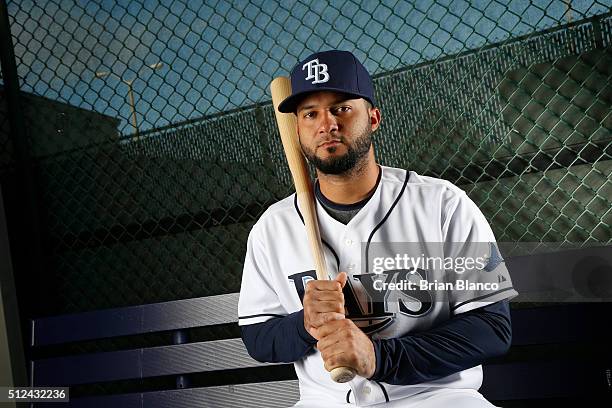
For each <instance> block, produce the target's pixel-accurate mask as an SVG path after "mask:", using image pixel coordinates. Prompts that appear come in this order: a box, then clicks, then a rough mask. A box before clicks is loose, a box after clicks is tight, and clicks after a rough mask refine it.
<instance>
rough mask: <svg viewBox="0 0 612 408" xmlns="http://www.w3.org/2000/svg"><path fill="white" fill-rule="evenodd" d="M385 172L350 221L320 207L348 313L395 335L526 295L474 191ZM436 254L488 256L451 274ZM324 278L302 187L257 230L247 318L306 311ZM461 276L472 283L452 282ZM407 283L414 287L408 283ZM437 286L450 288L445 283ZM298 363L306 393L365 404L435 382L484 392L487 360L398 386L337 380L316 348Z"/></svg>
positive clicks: (245, 298) (246, 290)
mask: <svg viewBox="0 0 612 408" xmlns="http://www.w3.org/2000/svg"><path fill="white" fill-rule="evenodd" d="M381 171H382V174H381V178H380V181H379V183H378V186H377V188H376V190H375V192H374V194H373V195H372V197H371V198H370V200H369V201H368V202H367V203H366V204H365V206H364V207H363V208H362V209H361V210H360V211H359V212H358V213H357V215H355V217H354V218H353V219H351V221H350V222H349V223H348V224H346V225H345V224H342V223H341V222H339V221H337V220H335V219H334V218H333V217H331V216H330V215H329V214H328V213H327V211H325V209H324V208H322V207H321V205H320V203H318V202H317V205H316V206H317V216H318V219H319V226H320V231H321V238H322V240H323V242H324V249H325V258H326V263H327V269H328V272H329V274H330V278H332V279H333V278H335V276H336V275H337V273H338V272H339V271H344V272H347V273H348V275H349V279H348V283H347V286H348V287H347V288H345V290H344V292H345V306H346V312H347V318H350V319H352V320H353V321H354V322H355V323H356V324H357V325H358V326H360V327H361V328H362V329H363V330H364V332H366V333H368V334H369V335H370V336H371V337H372V338H381V339H384V338H392V337H399V336H403V335H406V334H409V333H414V332H419V331H424V330H427V329H429V328H432V327H435V326H437V325H439V324H440V323H441V322H443V321H445V320H447V319H449V318H451V317H452V316H453V315H456V314H459V313H463V312H466V311H469V310H472V309H475V308H478V307H482V306H485V305H487V304H490V303H493V302H497V301H500V300H503V299H507V298H511V297H513V296H516V295H517V293H516V291H515V290H514V289H513V288H512V283H511V280H510V277H509V274H508V271H507V269H506V267H505V263H504V262H503V260H502V259H501V257H499V253H497V252H496V245H495V238H494V236H493V232H492V231H491V228H490V226H489V224H488V223H487V221H486V219H485V218H484V216H483V215H482V213H481V212H480V210H479V209H478V208H477V207H476V205H475V204H474V203H473V201H472V200H470V199H469V197H468V196H467V195H466V194H465V192H463V191H462V190H461V189H459V188H458V187H456V186H454V185H453V184H451V183H449V182H448V181H445V180H440V179H436V178H431V177H425V176H420V175H418V174H416V173H415V172H412V171H411V172H407V171H405V170H401V169H396V168H391V167H384V166H381ZM408 243H412V244H408ZM454 243H460V244H454ZM483 243H484V248H485V249H484V252H486V253H483ZM398 248H407V249H406V252H408V253H409V255H411V256H412V258H411V265H410V267H406V265H405V263H406V257H405V255H406V254H404V256H403V257H400V256H398V255H397V251H398ZM436 257H438V258H440V259H443V260H447V261H449V260H450V261H449V262H451V261H453V260H455V261H456V260H458V259H465V258H468V257H474V258H478V257H484V263H482V264H480V265H478V264H477V266H476V267H473V268H471V269H470V270H467V271H463V270H462V273H461V274H458V273H455V272H452V271H451V274H450V275H449V269H452V268H453V265H451V264H444V265H442V266H441V263H438V264H436V262H432V263H431V264H425V263H423V261H418V259H434V258H435V259H437V258H436ZM398 264H399V265H398ZM449 265H450V267H449ZM454 265H455V266H456V265H460V264H459V263H455V264H454ZM315 276H316V275H315V272H314V262H313V260H312V257H311V253H310V249H309V246H308V241H307V236H306V230H305V228H304V224H303V221H302V216H301V213H300V210H299V206H298V203H297V199H296V196H295V194H294V195H292V196H290V197H287V198H285V199H284V200H282V201H279V202H278V203H276V204H274V205H272V206H271V207H270V208H269V209H268V210H267V211H266V212H265V213H264V214H263V215H262V216H261V218H260V219H259V220H258V221H257V223H256V224H255V225H254V226H253V229H252V231H251V233H250V235H249V239H248V244H247V254H246V260H245V264H244V272H243V276H242V286H241V291H240V301H239V306H238V314H239V317H240V319H239V324H240V325H249V324H255V323H261V322H265V321H267V320H269V319H271V318H274V317H278V316H285V315H287V314H290V313H293V312H297V311H299V310H301V309H302V308H303V307H302V302H301V298H302V297H303V293H304V287H305V284H306V282H307V281H308V280H310V279H314V278H315ZM459 281H463V284H465V287H464V286H460V285H454V286H453V285H450V286H449V285H447V284H446V283H448V282H451V283H452V284H455V283H457V282H459ZM401 282H404V286H402V285H399V283H401ZM407 282H412V283H413V284H414V285H415V286H413V287H412V288H410V289H408V288H406V283H407ZM422 282H426V283H428V284H427V285H426V287H421V286H420V285H421V283H422ZM384 284H386V286H384ZM393 285H395V286H393ZM437 285H445V286H444V289H445V290H440V288H439V287H438V286H437ZM295 370H296V373H297V375H298V378H299V384H300V394H301V399H302V400H316V399H320V398H321V396H322V395H325V397H326V399H327V400H328V401H329V402H337V403H342V402H346V401H347V400H348V401H350V402H351V403H354V404H357V405H359V406H368V405H373V404H379V403H384V402H385V401H387V400H390V401H393V400H398V399H402V398H406V397H409V396H411V395H414V394H416V393H419V392H422V391H424V390H426V389H431V388H436V387H437V388H463V389H466V388H467V389H478V388H480V385H481V383H482V367H481V366H477V367H473V368H470V369H467V370H464V371H461V372H458V373H455V374H452V375H449V376H447V377H444V378H440V379H438V380H435V381H431V382H427V383H422V384H418V385H409V386H404V385H391V384H386V383H379V382H375V381H369V380H367V379H365V378H363V377H359V376H357V377H355V379H353V380H352V381H350V382H348V383H345V384H338V383H335V382H333V381H332V380H331V379H330V375H329V372H328V371H326V370H325V369H324V367H323V360H322V358H321V355H320V354H319V352H318V351H316V350H315V351H314V352H313V353H310V354H308V355H307V356H306V357H304V358H303V359H302V360H300V361H298V362H296V363H295Z"/></svg>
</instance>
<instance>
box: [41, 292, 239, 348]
mask: <svg viewBox="0 0 612 408" xmlns="http://www.w3.org/2000/svg"><path fill="white" fill-rule="evenodd" d="M237 308H238V293H230V294H227V295H217V296H208V297H200V298H193V299H183V300H176V301H171V302H162V303H152V304H147V305H139V306H130V307H124V308H116V309H106V310H98V311H93V312H84V313H75V314H71V315H62V316H52V317H45V318H41V319H36V320H33V321H32V337H31V346H34V347H36V346H45V345H51V344H60V343H68V342H73V341H83V340H92V339H103V338H109V337H118V336H127V335H133V334H143V333H154V332H159V331H166V330H180V329H187V328H193V327H201V326H210V325H215V324H225V323H234V322H236V321H238V310H237Z"/></svg>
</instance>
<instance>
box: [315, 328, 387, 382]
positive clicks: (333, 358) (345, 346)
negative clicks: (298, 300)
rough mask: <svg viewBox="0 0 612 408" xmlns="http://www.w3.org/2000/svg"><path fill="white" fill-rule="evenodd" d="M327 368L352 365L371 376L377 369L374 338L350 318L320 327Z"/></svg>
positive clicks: (321, 346)
mask: <svg viewBox="0 0 612 408" xmlns="http://www.w3.org/2000/svg"><path fill="white" fill-rule="evenodd" d="M319 334H320V336H321V339H320V340H319V342H318V343H317V349H318V350H319V351H320V352H321V356H322V357H323V361H324V363H325V369H326V370H327V371H331V370H333V369H334V368H336V367H351V368H353V369H354V370H355V371H356V372H357V374H358V375H360V376H362V377H365V378H370V377H372V376H373V375H374V371H376V354H375V353H374V344H373V343H372V340H370V338H369V337H368V336H367V335H366V334H365V333H364V332H363V331H362V330H361V329H360V328H359V327H357V326H356V325H355V323H353V321H352V320H350V319H342V320H334V321H330V322H328V323H326V324H325V325H323V326H322V327H320V328H319Z"/></svg>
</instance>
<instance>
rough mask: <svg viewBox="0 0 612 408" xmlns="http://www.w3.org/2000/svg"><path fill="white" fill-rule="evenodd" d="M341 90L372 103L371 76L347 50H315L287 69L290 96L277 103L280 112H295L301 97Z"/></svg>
mask: <svg viewBox="0 0 612 408" xmlns="http://www.w3.org/2000/svg"><path fill="white" fill-rule="evenodd" d="M318 91H335V92H343V93H346V94H349V95H352V96H355V97H358V98H364V99H366V100H368V101H369V102H370V103H371V104H372V105H373V106H376V99H375V98H374V86H373V84H372V78H370V74H369V73H368V71H367V70H366V69H365V67H364V66H363V65H362V64H361V62H359V60H358V59H357V58H355V56H354V55H353V54H351V53H350V52H348V51H337V50H331V51H323V52H316V53H314V54H312V55H310V56H309V57H308V58H306V59H304V60H303V61H301V62H299V63H298V64H297V65H296V66H295V67H294V68H293V70H291V96H289V97H288V98H287V99H285V100H284V101H282V102H281V103H280V104H279V105H278V110H279V111H280V112H283V113H291V112H295V111H296V108H297V105H298V104H299V103H300V101H301V100H302V98H304V97H305V96H306V95H308V94H309V93H312V92H318Z"/></svg>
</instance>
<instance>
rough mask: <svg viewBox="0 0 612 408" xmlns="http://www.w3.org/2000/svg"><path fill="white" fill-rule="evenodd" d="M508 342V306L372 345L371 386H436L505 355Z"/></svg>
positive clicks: (470, 313) (484, 309) (499, 304)
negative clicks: (375, 383)
mask: <svg viewBox="0 0 612 408" xmlns="http://www.w3.org/2000/svg"><path fill="white" fill-rule="evenodd" d="M511 342H512V327H511V324H510V307H509V304H508V301H507V300H503V301H500V302H496V303H492V304H490V305H488V306H485V307H482V308H478V309H474V310H471V311H468V312H465V313H461V314H459V315H456V316H454V317H452V318H451V319H449V320H447V321H446V322H444V323H442V324H441V325H440V326H437V327H435V328H433V329H431V330H427V331H424V332H421V333H415V334H409V335H407V336H404V337H398V338H392V339H382V340H373V343H374V350H375V353H376V371H375V372H374V375H373V376H372V378H371V380H375V381H381V382H386V383H388V384H396V385H411V384H419V383H422V382H427V381H432V380H436V379H438V378H442V377H446V376H447V375H450V374H453V373H456V372H459V371H462V370H465V369H467V368H470V367H474V366H477V365H479V364H482V363H483V361H485V360H487V359H489V358H492V357H496V356H500V355H502V354H505V353H506V352H507V351H508V349H509V348H510V344H511Z"/></svg>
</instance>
